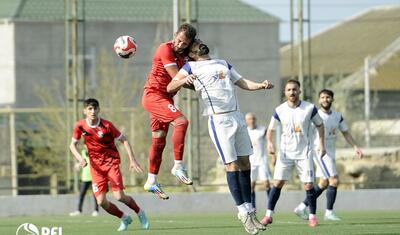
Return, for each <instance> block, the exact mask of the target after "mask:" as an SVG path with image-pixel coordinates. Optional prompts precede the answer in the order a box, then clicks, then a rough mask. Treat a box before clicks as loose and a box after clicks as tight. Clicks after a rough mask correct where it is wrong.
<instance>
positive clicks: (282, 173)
mask: <svg viewBox="0 0 400 235" xmlns="http://www.w3.org/2000/svg"><path fill="white" fill-rule="evenodd" d="M281 156H282V154H281ZM294 166H296V169H297V174H298V175H299V178H300V180H301V182H303V183H310V182H314V164H313V160H312V156H308V157H307V158H306V159H298V160H295V159H289V158H283V157H278V159H277V161H276V165H275V171H274V179H275V180H285V181H288V180H290V178H291V177H292V171H293V167H294Z"/></svg>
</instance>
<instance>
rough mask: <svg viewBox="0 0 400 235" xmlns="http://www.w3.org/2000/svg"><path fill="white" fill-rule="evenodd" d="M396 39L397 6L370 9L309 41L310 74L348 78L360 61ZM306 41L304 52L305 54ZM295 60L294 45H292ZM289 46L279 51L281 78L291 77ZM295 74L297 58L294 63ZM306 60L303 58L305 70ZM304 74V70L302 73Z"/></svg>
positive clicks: (398, 33) (399, 14)
mask: <svg viewBox="0 0 400 235" xmlns="http://www.w3.org/2000/svg"><path fill="white" fill-rule="evenodd" d="M398 37H400V7H399V6H388V7H378V8H372V9H370V10H368V11H365V12H362V13H361V14H359V15H356V16H354V17H351V18H350V19H348V20H345V21H343V22H341V23H339V24H337V25H334V26H333V27H331V28H329V29H327V30H325V31H323V32H321V33H319V34H317V35H316V36H314V37H312V38H311V44H312V46H311V50H312V60H311V61H312V73H313V74H314V75H318V74H327V75H332V74H343V75H348V74H352V73H353V72H355V71H357V70H358V69H359V68H360V67H361V66H363V63H364V58H365V57H366V56H368V55H370V56H375V55H377V54H378V53H379V52H381V51H382V50H383V49H384V48H386V47H387V46H388V45H390V44H391V43H392V42H393V41H394V40H396V39H397V38H398ZM307 49H308V47H307V41H306V42H305V43H304V51H305V52H307ZM293 52H294V55H295V56H296V57H295V58H297V54H298V45H295V46H294V51H293ZM290 54H291V47H290V45H288V46H285V47H283V48H281V50H280V55H281V76H282V77H283V78H286V77H290V76H291V69H290ZM294 62H295V63H294V73H295V74H297V73H298V70H297V66H298V63H297V59H296V60H295V61H294ZM307 67H308V60H307V59H306V58H305V68H307ZM306 71H307V70H306Z"/></svg>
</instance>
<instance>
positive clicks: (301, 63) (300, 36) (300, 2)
mask: <svg viewBox="0 0 400 235" xmlns="http://www.w3.org/2000/svg"><path fill="white" fill-rule="evenodd" d="M297 10H298V16H297V17H298V34H297V40H298V45H299V58H298V59H299V74H298V76H299V82H300V84H301V87H302V88H303V89H301V90H302V92H301V93H300V99H304V93H305V89H304V88H305V87H304V85H305V84H304V71H303V68H304V57H303V49H304V48H303V0H298V9H297Z"/></svg>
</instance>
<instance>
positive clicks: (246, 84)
mask: <svg viewBox="0 0 400 235" xmlns="http://www.w3.org/2000/svg"><path fill="white" fill-rule="evenodd" d="M235 85H237V86H238V87H240V88H242V89H244V90H248V91H254V90H261V89H272V88H273V87H274V85H273V84H272V82H270V81H268V80H265V81H263V82H260V83H259V82H254V81H251V80H248V79H245V78H241V79H239V80H238V81H237V82H236V83H235Z"/></svg>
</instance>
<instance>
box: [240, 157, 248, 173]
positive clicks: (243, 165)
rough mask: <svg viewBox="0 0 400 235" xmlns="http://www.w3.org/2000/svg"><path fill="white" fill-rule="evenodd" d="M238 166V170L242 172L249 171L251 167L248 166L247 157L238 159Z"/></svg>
mask: <svg viewBox="0 0 400 235" xmlns="http://www.w3.org/2000/svg"><path fill="white" fill-rule="evenodd" d="M238 165H239V169H240V170H243V171H247V170H250V167H251V165H250V160H249V157H248V156H247V157H239V160H238Z"/></svg>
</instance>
